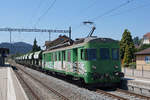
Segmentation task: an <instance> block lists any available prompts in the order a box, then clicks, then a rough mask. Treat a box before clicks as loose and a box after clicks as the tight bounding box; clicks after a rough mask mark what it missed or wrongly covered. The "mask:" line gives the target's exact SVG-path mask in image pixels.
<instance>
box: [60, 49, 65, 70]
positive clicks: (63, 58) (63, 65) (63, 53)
mask: <svg viewBox="0 0 150 100" xmlns="http://www.w3.org/2000/svg"><path fill="white" fill-rule="evenodd" d="M61 58H62V69H65V63H66V62H65V61H66V53H65V51H62V56H61Z"/></svg>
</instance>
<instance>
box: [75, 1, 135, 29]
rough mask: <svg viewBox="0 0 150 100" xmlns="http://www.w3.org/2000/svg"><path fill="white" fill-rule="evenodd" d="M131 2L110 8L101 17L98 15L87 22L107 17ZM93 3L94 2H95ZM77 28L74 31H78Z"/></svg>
mask: <svg viewBox="0 0 150 100" xmlns="http://www.w3.org/2000/svg"><path fill="white" fill-rule="evenodd" d="M132 1H134V0H128V1H126V2H124V3H122V4H120V5H119V6H117V7H115V8H112V9H110V10H108V11H106V12H104V13H103V14H101V15H99V16H97V17H95V18H93V19H90V20H89V21H95V20H97V19H99V18H101V17H103V16H105V15H107V14H109V13H112V12H113V11H115V10H118V9H120V8H121V7H123V6H126V5H127V4H129V3H131V2H132ZM95 2H96V1H95ZM95 2H94V3H95ZM94 3H93V4H94ZM79 27H81V25H79ZM79 27H77V28H76V29H78V28H79Z"/></svg>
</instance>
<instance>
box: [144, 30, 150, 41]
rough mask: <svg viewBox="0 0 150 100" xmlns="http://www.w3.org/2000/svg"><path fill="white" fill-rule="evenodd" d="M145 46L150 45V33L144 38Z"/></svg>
mask: <svg viewBox="0 0 150 100" xmlns="http://www.w3.org/2000/svg"><path fill="white" fill-rule="evenodd" d="M143 44H150V32H148V33H146V34H145V35H144V36H143Z"/></svg>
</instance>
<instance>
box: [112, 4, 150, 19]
mask: <svg viewBox="0 0 150 100" xmlns="http://www.w3.org/2000/svg"><path fill="white" fill-rule="evenodd" d="M147 6H150V3H147V4H144V5H140V6H137V7H134V8H132V9H128V10H125V11H123V12H120V13H116V14H112V15H110V16H117V15H121V14H124V13H128V12H130V11H133V10H136V9H139V8H144V7H147Z"/></svg>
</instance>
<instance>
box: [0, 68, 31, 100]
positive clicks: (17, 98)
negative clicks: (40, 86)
mask: <svg viewBox="0 0 150 100" xmlns="http://www.w3.org/2000/svg"><path fill="white" fill-rule="evenodd" d="M0 100H29V99H28V97H27V95H26V93H25V91H24V89H23V88H22V86H21V84H20V82H19V80H18V79H17V77H16V75H15V73H14V72H13V70H12V68H11V67H9V66H0Z"/></svg>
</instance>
